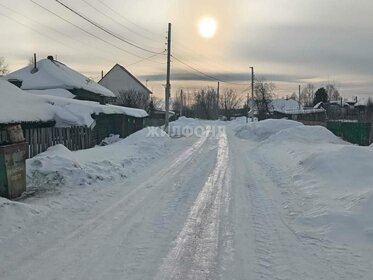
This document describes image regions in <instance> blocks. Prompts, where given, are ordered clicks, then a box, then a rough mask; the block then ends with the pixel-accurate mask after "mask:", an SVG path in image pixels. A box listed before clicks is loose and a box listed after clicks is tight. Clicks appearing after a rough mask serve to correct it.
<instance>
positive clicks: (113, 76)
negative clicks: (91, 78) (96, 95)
mask: <svg viewBox="0 0 373 280" xmlns="http://www.w3.org/2000/svg"><path fill="white" fill-rule="evenodd" d="M98 83H99V84H100V85H102V86H104V87H105V88H108V89H109V90H110V91H112V92H113V93H114V94H115V96H117V97H120V95H121V94H122V93H130V94H136V95H140V97H139V96H136V98H137V99H142V100H148V99H149V95H150V94H152V92H151V91H150V90H149V89H148V88H147V87H146V86H145V85H144V84H143V83H141V82H140V80H139V79H137V78H136V77H135V76H134V75H133V74H131V73H130V72H129V71H128V70H127V69H126V68H124V67H123V66H122V65H119V64H115V65H114V66H113V68H111V69H110V71H109V72H108V73H106V75H105V76H104V77H103V78H102V79H101V80H100V81H99V82H98Z"/></svg>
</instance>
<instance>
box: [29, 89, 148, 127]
mask: <svg viewBox="0 0 373 280" xmlns="http://www.w3.org/2000/svg"><path fill="white" fill-rule="evenodd" d="M28 92H29V93H34V94H35V92H34V91H28ZM37 94H38V97H39V98H40V99H42V100H44V101H46V102H48V103H50V104H52V105H53V107H54V111H55V120H56V122H57V124H56V125H57V126H74V125H82V126H88V127H90V126H92V125H93V124H94V122H95V121H94V119H93V118H92V115H99V114H108V115H110V114H123V115H127V116H132V117H136V118H144V117H147V116H148V114H147V113H146V112H145V111H144V110H141V109H134V108H128V107H122V106H115V105H110V104H106V105H102V104H100V103H98V102H93V101H83V100H76V99H70V98H63V97H57V96H53V94H54V92H53V91H51V90H44V93H42V91H38V92H37ZM30 95H31V94H30Z"/></svg>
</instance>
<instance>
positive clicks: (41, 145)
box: [0, 127, 93, 158]
mask: <svg viewBox="0 0 373 280" xmlns="http://www.w3.org/2000/svg"><path fill="white" fill-rule="evenodd" d="M23 132H24V135H25V138H26V142H27V143H28V144H29V150H28V157H29V158H32V157H34V156H36V155H37V154H40V153H42V152H45V151H46V150H47V149H48V148H49V147H51V146H54V145H57V144H62V145H64V146H66V147H67V148H68V149H69V150H71V151H77V150H82V149H88V148H91V147H92V144H93V143H92V141H91V130H90V129H89V128H87V127H63V128H56V127H42V128H25V129H24V131H23ZM6 141H7V134H6V131H1V130H0V143H3V142H6Z"/></svg>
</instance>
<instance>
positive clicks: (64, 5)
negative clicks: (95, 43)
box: [55, 0, 162, 54]
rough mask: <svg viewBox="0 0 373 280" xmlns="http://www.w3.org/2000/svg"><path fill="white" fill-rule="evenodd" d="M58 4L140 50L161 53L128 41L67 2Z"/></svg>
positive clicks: (57, 0)
mask: <svg viewBox="0 0 373 280" xmlns="http://www.w3.org/2000/svg"><path fill="white" fill-rule="evenodd" d="M55 1H56V2H57V3H58V4H60V5H61V6H63V7H65V8H66V9H68V10H69V11H71V12H72V13H74V14H76V15H77V16H79V17H80V18H82V19H84V20H85V21H87V22H88V23H90V24H92V25H93V26H95V27H97V28H98V29H100V30H102V31H103V32H105V33H107V34H109V35H111V36H112V37H114V38H116V39H118V40H120V41H122V42H124V43H126V44H128V45H130V46H133V47H135V48H137V49H139V50H142V51H145V52H149V53H153V54H161V53H162V52H155V51H152V50H149V49H146V48H143V47H141V46H139V45H137V44H135V43H132V42H130V41H128V40H127V39H125V38H123V37H121V36H119V35H117V34H115V33H114V32H111V31H110V30H108V29H106V28H105V27H103V26H101V25H100V24H98V23H96V22H95V21H93V20H91V19H89V18H88V17H86V16H84V15H82V14H81V13H79V12H78V11H76V10H74V9H73V8H71V7H70V6H68V5H66V4H65V3H63V2H61V1H59V0H55Z"/></svg>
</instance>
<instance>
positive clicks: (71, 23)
mask: <svg viewBox="0 0 373 280" xmlns="http://www.w3.org/2000/svg"><path fill="white" fill-rule="evenodd" d="M30 1H31V2H32V3H33V4H35V5H37V6H38V7H40V8H41V9H43V10H45V11H47V12H48V13H50V14H53V15H54V16H56V17H58V18H59V19H61V20H63V21H64V22H67V23H68V24H70V25H72V26H74V27H75V28H78V29H79V30H81V31H82V32H84V33H86V34H88V35H90V36H92V37H94V38H95V39H97V40H100V41H101V42H104V43H106V44H108V45H110V46H112V47H114V48H116V49H118V50H120V51H122V52H125V53H127V54H130V55H132V56H135V57H137V58H141V59H146V58H144V57H142V56H140V55H137V54H135V53H132V52H130V51H128V50H126V49H123V48H121V47H118V46H117V45H115V44H113V43H111V42H109V41H107V40H105V39H102V38H101V37H98V36H96V35H95V34H93V33H92V32H89V31H87V30H85V29H84V28H82V27H80V26H79V25H77V24H75V23H73V22H71V21H69V20H67V19H65V18H63V17H61V16H60V15H58V14H56V13H55V12H53V11H51V10H50V9H48V8H46V7H44V6H42V5H41V4H39V3H37V2H35V1H34V0H30ZM149 61H151V62H153V63H158V62H156V61H152V60H149Z"/></svg>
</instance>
